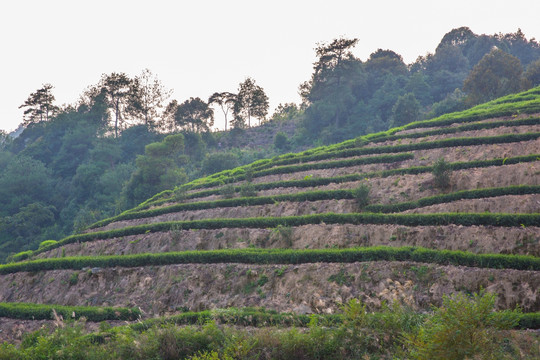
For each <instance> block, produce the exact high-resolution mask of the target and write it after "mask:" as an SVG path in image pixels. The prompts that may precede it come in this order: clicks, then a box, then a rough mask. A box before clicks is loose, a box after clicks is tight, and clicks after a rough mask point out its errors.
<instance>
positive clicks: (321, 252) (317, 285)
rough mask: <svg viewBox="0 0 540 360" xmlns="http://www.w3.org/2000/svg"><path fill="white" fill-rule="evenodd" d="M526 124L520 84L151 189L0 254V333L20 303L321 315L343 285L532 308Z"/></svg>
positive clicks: (535, 189) (526, 98)
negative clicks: (395, 124)
mask: <svg viewBox="0 0 540 360" xmlns="http://www.w3.org/2000/svg"><path fill="white" fill-rule="evenodd" d="M539 137H540V88H536V89H533V90H530V91H528V92H525V93H521V94H517V95H512V96H507V97H505V98H501V99H499V100H496V101H493V102H490V103H487V104H484V105H480V106H478V107H475V108H473V109H471V110H468V111H465V112H461V113H453V114H448V115H445V116H442V117H440V118H437V119H434V120H429V121H422V122H415V123H412V124H409V125H406V126H404V127H401V128H396V129H392V130H389V131H387V132H384V133H378V134H372V135H369V136H364V137H361V138H357V139H354V140H350V141H346V142H344V143H341V144H337V145H332V146H327V147H320V148H315V149H311V150H308V151H305V152H303V153H299V154H287V155H283V156H279V157H276V158H273V159H268V160H260V161H258V162H255V163H253V164H251V165H248V166H244V167H241V168H237V169H234V170H228V171H224V172H221V173H218V174H214V175H212V176H209V177H206V178H203V179H199V180H196V181H193V182H191V183H189V184H185V185H182V186H180V187H178V188H176V189H173V190H170V191H164V192H162V193H160V194H157V195H156V196H154V197H153V198H151V199H149V200H147V201H146V202H144V203H142V204H140V205H139V206H137V207H136V208H134V209H131V210H129V211H126V212H125V213H123V214H120V215H119V216H117V217H115V218H111V219H106V220H103V221H100V222H99V223H96V224H94V225H93V226H92V227H91V228H89V229H88V230H87V231H86V232H85V233H82V234H78V235H73V236H70V237H67V238H65V239H62V240H61V241H58V242H53V241H51V242H46V243H45V244H43V246H42V247H40V249H39V250H37V251H34V252H26V253H21V254H18V255H16V256H15V257H14V260H16V262H13V263H10V264H6V265H1V266H0V274H1V275H0V289H1V290H0V302H2V303H5V304H3V305H4V306H5V307H6V309H7V310H6V311H5V312H4V313H1V312H0V316H5V317H4V318H2V320H0V327H2V329H3V330H4V331H3V332H2V333H0V337H2V336H4V338H8V339H15V338H16V337H17V334H16V332H17V331H18V332H19V333H20V332H23V331H28V330H31V329H35V328H36V327H39V326H40V325H41V324H42V321H43V319H47V318H48V315H47V314H49V316H50V313H51V310H50V308H46V309H45V310H43V312H44V313H45V314H46V315H44V316H42V317H41V318H38V316H36V315H35V313H33V312H32V311H34V310H35V311H37V309H38V306H37V305H32V304H39V305H55V306H57V307H58V305H61V306H70V307H74V308H69V309H70V310H68V311H67V312H65V316H68V317H69V316H70V313H72V315H73V314H75V316H79V315H78V314H79V313H84V311H87V313H88V314H94V313H97V314H102V313H105V312H106V313H107V314H109V315H108V316H107V317H106V318H103V317H96V318H94V317H93V316H94V315H85V316H86V317H87V318H88V321H89V322H92V321H102V320H108V321H113V323H114V321H116V322H118V321H120V320H124V321H125V320H130V319H132V318H133V317H137V316H140V317H142V318H143V319H150V318H154V317H158V316H173V315H174V316H177V317H178V316H181V314H182V313H183V312H185V311H188V310H189V311H205V310H211V309H226V308H232V307H234V308H244V307H257V308H259V307H264V308H265V309H267V310H272V311H277V312H284V313H292V314H298V315H303V314H321V315H324V316H330V317H331V316H333V315H332V314H336V313H339V312H340V309H341V306H342V304H344V303H347V302H348V301H349V300H351V299H353V298H356V299H360V300H361V301H362V302H363V303H364V304H365V305H366V306H367V309H369V310H370V311H378V310H380V309H381V306H384V305H383V304H384V303H391V302H399V303H401V304H404V305H406V306H408V307H410V308H412V309H414V310H415V311H418V312H424V311H428V310H429V309H430V308H431V307H432V306H433V305H435V306H440V305H441V304H442V303H443V298H444V296H445V295H451V294H455V293H465V294H470V293H476V292H479V291H481V290H482V289H485V290H486V291H487V292H491V293H495V294H497V300H496V308H497V309H499V310H504V309H513V308H515V307H516V306H519V307H520V308H521V309H522V311H523V312H524V313H528V314H530V315H527V316H530V317H531V318H534V319H538V315H537V314H536V315H535V313H537V312H539V311H540V211H539V209H540V161H539V160H540V140H539ZM14 303H17V304H18V303H25V304H23V305H21V304H18V305H17V306H19V307H21V308H24V309H26V311H27V312H26V313H25V312H24V311H22V310H20V309H19V308H18V307H17V306H16V305H14ZM79 307H88V308H87V309H86V308H79ZM101 307H116V308H118V311H117V312H116V314H115V312H111V311H110V309H108V310H105V309H102V308H101ZM34 308H35V309H34ZM18 309H19V310H18ZM28 309H34V310H32V311H30V310H28ZM84 309H86V310H84ZM58 311H60V310H58ZM25 314H26V315H25ZM28 314H30V315H28ZM32 314H33V315H32ZM85 314H86V313H85ZM291 316H293V317H294V316H295V315H291ZM251 319H253V317H252V318H251ZM40 321H41V322H40ZM265 321H266V322H267V323H272V321H270V320H268V319H266V320H265ZM535 321H536V322H535ZM535 321H531V322H528V323H527V324H528V325H524V327H536V326H537V325H538V323H537V320H535ZM531 324H533V325H531ZM304 325H305V324H304ZM13 329H16V330H13ZM18 335H20V334H18Z"/></svg>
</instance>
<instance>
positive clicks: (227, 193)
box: [220, 184, 236, 199]
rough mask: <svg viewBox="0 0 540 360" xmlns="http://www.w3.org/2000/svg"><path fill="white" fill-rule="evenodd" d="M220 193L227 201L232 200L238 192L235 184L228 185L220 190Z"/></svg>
mask: <svg viewBox="0 0 540 360" xmlns="http://www.w3.org/2000/svg"><path fill="white" fill-rule="evenodd" d="M220 193H221V195H222V196H223V197H224V198H225V199H232V198H233V197H234V195H235V194H236V190H235V188H234V185H233V184H227V185H225V186H223V187H222V188H221V189H220Z"/></svg>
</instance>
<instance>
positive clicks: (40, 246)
mask: <svg viewBox="0 0 540 360" xmlns="http://www.w3.org/2000/svg"><path fill="white" fill-rule="evenodd" d="M57 242H58V241H56V240H45V241H42V242H41V244H39V247H38V249H39V250H41V249H43V248H45V247H47V246H49V245H54V244H56V243H57Z"/></svg>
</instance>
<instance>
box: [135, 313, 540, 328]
mask: <svg viewBox="0 0 540 360" xmlns="http://www.w3.org/2000/svg"><path fill="white" fill-rule="evenodd" d="M497 314H501V315H502V316H505V313H504V312H500V313H497ZM367 316H368V317H369V318H373V319H370V320H371V321H377V320H378V318H379V317H380V313H376V312H375V313H368V314H367ZM419 316H422V317H423V316H427V314H419ZM518 317H519V320H518V325H517V326H516V328H517V329H539V328H540V313H524V314H523V313H522V314H519V315H518ZM312 318H315V319H317V324H319V325H322V326H332V327H333V326H339V325H341V324H342V323H343V315H342V314H310V315H305V314H295V313H278V312H276V311H272V310H265V309H257V308H241V309H237V308H228V309H218V310H212V311H210V310H206V311H199V312H191V311H189V312H184V313H181V314H178V315H173V316H169V317H166V318H154V319H149V320H145V321H141V322H137V323H135V324H131V325H128V326H129V327H130V328H131V329H133V330H135V331H141V332H142V331H146V330H148V329H150V328H152V327H154V326H162V325H165V324H175V325H197V324H205V323H207V322H208V321H212V320H213V321H217V322H219V323H221V324H227V325H236V326H253V327H269V326H277V327H280V326H281V327H292V326H294V327H307V326H308V324H309V323H310V321H311V319H312ZM370 320H368V321H370Z"/></svg>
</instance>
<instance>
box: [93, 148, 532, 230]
mask: <svg viewBox="0 0 540 360" xmlns="http://www.w3.org/2000/svg"><path fill="white" fill-rule="evenodd" d="M539 159H540V154H531V155H524V156H516V157H509V158H498V159H491V160H474V161H463V162H454V163H449V166H450V168H451V169H452V170H464V169H472V168H484V167H490V166H503V165H512V164H518V163H526V162H535V161H538V160H539ZM432 171H433V166H414V167H409V168H399V169H390V170H382V171H374V172H371V173H360V174H348V175H341V176H333V177H325V178H313V177H311V178H304V179H299V180H283V181H274V182H269V183H257V184H253V186H254V188H255V190H256V191H260V190H268V189H276V188H289V187H300V188H303V187H317V186H324V185H328V184H333V183H334V184H341V183H346V182H352V181H359V180H363V179H365V178H374V177H388V176H395V175H417V174H422V173H427V172H432ZM240 189H241V187H240V186H236V187H235V191H236V192H239V191H240ZM220 191H221V188H215V189H208V190H202V191H198V192H193V193H190V194H186V199H196V198H200V197H206V196H211V195H219V194H220ZM171 193H172V191H169V192H168V193H167V195H170V194H171ZM164 195H165V193H162V196H164ZM171 201H173V199H171V197H167V198H161V199H155V200H153V201H147V202H145V203H143V204H141V205H139V206H137V207H136V208H134V209H131V210H129V211H126V212H125V213H124V214H127V213H131V212H137V211H140V210H143V209H145V208H148V207H150V206H157V205H160V204H163V203H166V202H171ZM105 221H108V220H107V219H105ZM91 227H97V226H96V225H92V226H91Z"/></svg>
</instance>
